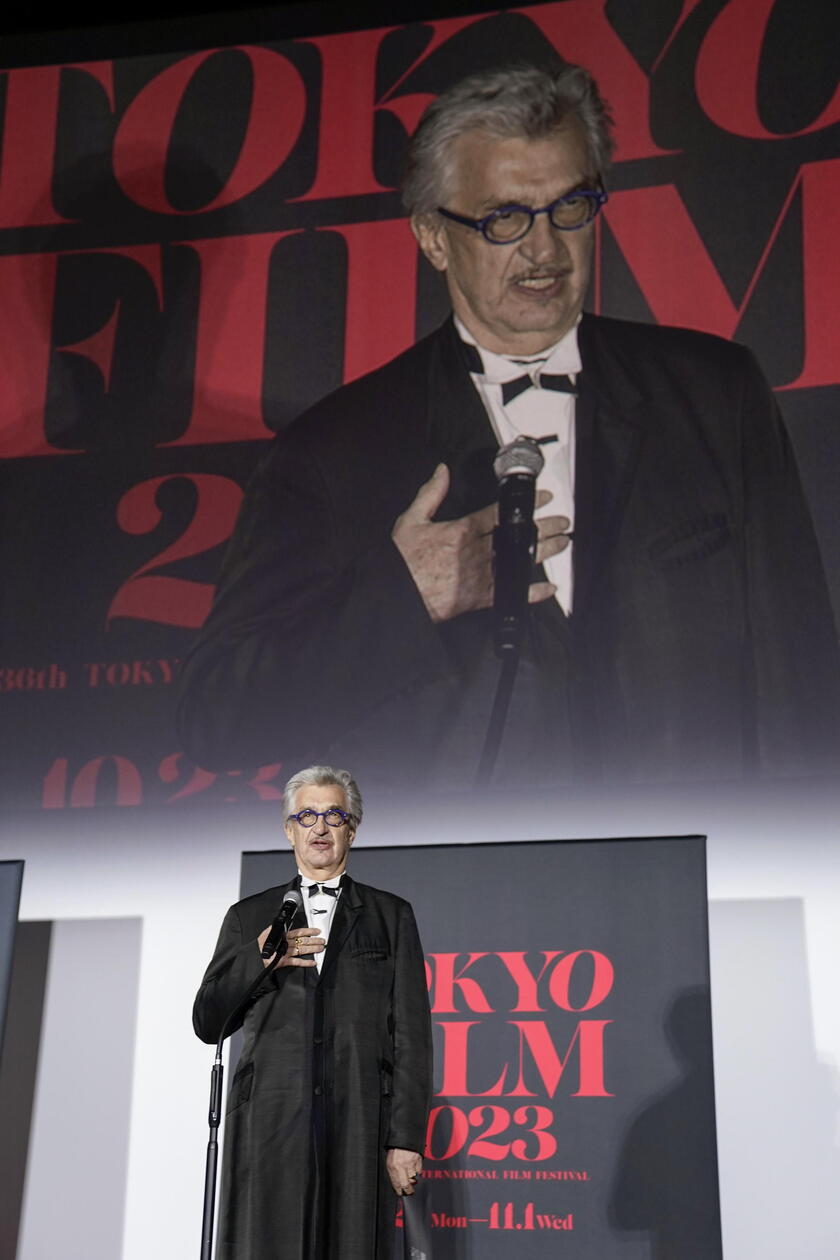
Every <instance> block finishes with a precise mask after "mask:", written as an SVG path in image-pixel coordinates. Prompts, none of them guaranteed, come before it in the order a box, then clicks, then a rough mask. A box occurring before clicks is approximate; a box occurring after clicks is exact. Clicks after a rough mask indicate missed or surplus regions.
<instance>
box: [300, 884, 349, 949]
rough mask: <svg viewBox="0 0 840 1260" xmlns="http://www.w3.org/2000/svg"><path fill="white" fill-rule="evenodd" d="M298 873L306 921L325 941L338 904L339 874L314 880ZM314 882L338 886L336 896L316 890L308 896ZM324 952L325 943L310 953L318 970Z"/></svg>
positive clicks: (339, 892)
mask: <svg viewBox="0 0 840 1260" xmlns="http://www.w3.org/2000/svg"><path fill="white" fill-rule="evenodd" d="M298 874H299V875H300V895H301V896H302V897H303V909H304V912H305V914H306V922H307V924H308V925H309V927H313V928H317V929H318V935H319V936H323V938H324V940H325V941H328V940H329V937H330V928H331V927H332V921H333V918H334V916H335V908H336V906H337V905H338V897H340V896H341V889H340V888H339V884H340V883H341V876H340V875H335V876H333V878H332V879H322V880H314V879H310V878H309V876H308V875H304V874H303V872H302V871H298ZM315 883H318V884H319V885H320V886H321V887H325V886H326V887H327V888H338V897H331V896H330V894H329V893H322V892H318V893H315V894H314V895H312V896H310V893H309V889H310V888H311V886H312V885H313V884H315ZM325 953H326V945H325V946H324V948H323V949H322V950H321V952H320V954H311V955H310V957H311V958H314V959H315V966H316V967H317V968H318V970H319V971H320V970H321V968H322V967H323V965H324V954H325Z"/></svg>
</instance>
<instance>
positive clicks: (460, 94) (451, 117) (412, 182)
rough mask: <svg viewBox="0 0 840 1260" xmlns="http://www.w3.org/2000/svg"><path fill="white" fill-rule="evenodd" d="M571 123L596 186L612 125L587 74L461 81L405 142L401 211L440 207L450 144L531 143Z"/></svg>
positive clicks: (528, 72)
mask: <svg viewBox="0 0 840 1260" xmlns="http://www.w3.org/2000/svg"><path fill="white" fill-rule="evenodd" d="M572 120H575V121H576V122H577V123H578V125H579V127H580V129H581V132H582V134H583V137H584V140H585V141H586V147H587V150H588V153H589V160H590V162H591V163H592V170H591V171H590V172H588V173H589V174H591V175H592V176H593V177H597V178H598V179H600V180H602V181H603V180H604V178H605V177H606V174H607V171H608V170H609V165H610V158H611V156H612V151H613V147H614V144H613V138H612V117H611V115H610V110H609V106H608V105H607V103H606V101H604V100H603V98H602V97H601V96H600V94H599V92H598V87H597V84H596V83H595V80H594V79H593V77H592V75H591V74H590V73H589V71H588V70H584V68H583V67H582V66H573V65H570V64H562V65H559V66H557V67H554V68H547V67H539V66H531V65H518V66H508V67H504V68H502V69H495V70H485V71H482V72H481V73H479V74H473V75H470V76H469V78H466V79H462V80H461V81H460V83H456V84H455V85H454V86H453V87H451V88H449V89H448V90H447V91H445V92H442V93H441V95H440V96H439V97H438V98H437V100H435V101H432V103H431V105H429V106H428V108H427V109H426V111H425V113H424V114H423V117H422V118H421V119H420V122H419V124H418V126H417V130H416V131H415V133H414V135H413V136H412V138H411V140H410V142H409V146H408V151H407V153H406V157H405V162H404V166H403V177H402V192H403V204H404V205H405V208H406V210H407V211H408V213H409V214H410V215H415V214H429V213H431V212H433V211H434V210H436V209H437V207H438V206H441V205H445V204H446V201H447V197H448V196H449V194H450V191H451V186H452V177H453V173H454V172H453V167H454V162H453V149H454V145H455V141H456V140H458V138H459V137H460V136H462V135H463V134H464V133H465V132H467V131H483V132H485V133H486V134H488V135H491V136H497V137H498V138H500V139H507V138H509V137H519V136H521V137H523V138H525V139H526V140H539V139H542V138H543V137H545V136H549V135H551V134H552V133H553V132H557V131H559V130H560V129H561V128H562V127H564V126H566V125H568V123H569V122H570V121H572Z"/></svg>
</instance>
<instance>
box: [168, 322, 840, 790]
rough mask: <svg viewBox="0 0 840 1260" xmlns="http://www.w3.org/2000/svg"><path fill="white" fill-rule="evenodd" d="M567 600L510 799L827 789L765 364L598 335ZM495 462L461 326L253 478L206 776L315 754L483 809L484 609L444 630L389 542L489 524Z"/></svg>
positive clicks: (829, 735) (325, 409)
mask: <svg viewBox="0 0 840 1260" xmlns="http://www.w3.org/2000/svg"><path fill="white" fill-rule="evenodd" d="M579 345H580V351H581V359H582V364H583V370H582V373H581V376H580V378H579V387H580V394H579V398H578V403H577V414H576V432H577V442H576V490H575V499H576V507H575V515H576V520H575V550H574V573H575V604H574V610H573V613H572V615H571V616H570V617H568V618H567V617H566V616H565V615H564V613H563V612H562V610H561V609H560V608H559V606H558V605H557V604H556V602H555V601H554V600H550V601H547V602H545V603H541V604H539V605H537V606H534V607H533V608H532V610H531V619H530V633H529V637H528V641H527V643H526V644H525V647H524V649H523V657H522V662H521V665H520V670H519V675H518V678H517V683H516V690H515V693H514V696H513V700H512V704H511V710H510V714H509V717H508V722H507V727H506V731H505V738H504V741H503V744H502V747H501V752H500V756H499V762H498V767H497V775H496V778H497V781H498V782H500V783H504V782H507V781H509V782H511V783H517V784H520V785H521V784H523V783H529V782H543V783H544V782H546V781H548V782H551V783H564V782H573V781H578V780H581V779H584V780H585V779H596V780H597V779H606V780H610V779H616V780H623V781H628V780H629V781H657V780H659V781H663V780H664V781H669V780H679V779H689V780H690V779H694V780H696V779H731V778H736V779H737V778H743V777H749V776H754V775H764V776H770V777H772V776H776V775H787V774H801V773H809V772H812V771H818V770H821V769H825V768H826V767H827V766H831V765H833V764H834V759H835V757H836V750H837V744H838V737H837V713H838V711H840V699H838V680H837V656H836V636H835V633H834V626H833V620H832V616H831V611H830V608H829V604H828V599H827V595H826V590H825V584H824V579H823V574H822V569H821V565H820V560H819V556H818V551H817V547H816V542H815V538H814V534H813V530H812V526H811V522H810V519H809V516H808V511H807V508H806V505H805V503H804V500H803V496H802V492H801V489H800V485H799V480H798V476H797V471H796V467H795V463H794V460H793V456H792V453H791V449H790V445H789V442H788V439H787V436H786V433H785V431H784V428H783V426H782V423H781V419H780V416H779V414H778V410H777V408H776V406H775V402H774V399H773V396H772V394H771V392H770V389H769V387H768V385H767V383H766V382H765V380H764V378H763V377H762V375H761V373H760V371H759V370H758V367H757V365H756V364H755V362H754V359H753V358H752V356H751V354H750V353H749V351H747V350H746V349H744V348H743V347H741V346H737V345H733V344H731V343H729V342H725V341H722V340H720V339H718V338H715V337H710V336H707V335H704V334H700V333H695V332H690V331H686V330H682V329H674V328H665V327H654V326H648V325H643V324H633V323H627V322H624V321H618V320H612V319H606V318H601V317H596V316H591V315H584V317H583V319H582V321H581V324H580V329H579ZM496 449H497V441H496V438H495V436H494V434H493V430H492V428H491V425H490V423H489V421H488V419H487V416H486V414H485V411H484V408H483V406H482V404H481V402H480V400H479V397H478V395H477V393H476V391H475V389H474V387H473V385H472V383H471V381H470V378H469V373H468V369H467V365H466V362H465V361H464V357H463V350H462V347H461V343H460V340H459V338H458V336H457V333H456V332H455V329H454V325H453V324H452V322H451V320H450V321H447V323H445V324H444V325H443V326H442V327H441V328H439V329H438V330H437V331H436V332H435V333H433V334H432V335H431V336H429V337H427V338H426V339H425V340H423V341H421V342H419V343H418V344H417V345H416V346H414V347H412V348H411V349H410V350H408V351H407V352H406V353H405V354H403V355H401V356H400V357H398V358H397V359H395V360H393V361H392V362H391V363H389V364H387V365H386V366H384V367H383V368H381V369H379V370H378V371H376V372H373V373H371V374H370V375H368V376H366V377H364V378H362V379H361V380H359V381H356V382H354V383H352V384H350V385H348V386H345V387H344V388H342V389H341V390H338V391H337V392H336V393H334V394H333V395H331V396H330V397H328V398H326V399H324V400H323V401H322V402H321V403H319V404H317V405H316V406H315V407H313V408H312V409H311V410H310V411H309V412H307V413H306V414H304V415H303V416H302V417H301V418H300V419H299V420H298V421H296V422H295V424H293V425H292V426H291V427H290V428H289V429H288V430H287V431H286V432H284V433H283V434H281V435H280V436H279V437H278V438H277V440H276V442H275V443H274V444H273V446H272V448H271V450H270V451H269V454H268V456H267V458H266V460H265V462H264V463H263V465H262V467H261V469H260V470H259V471H258V473H257V475H256V477H255V480H254V482H253V484H252V486H251V487H250V490H249V492H248V494H247V496H246V501H245V505H244V508H243V512H242V514H241V517H240V521H239V524H238V526H237V530H236V533H235V535H234V539H233V542H232V545H231V547H230V549H229V552H228V555H227V558H226V562H225V565H224V568H223V573H222V577H221V582H220V585H219V588H218V592H217V597H216V601H215V604H214V607H213V610H212V612H211V614H210V616H209V618H208V620H207V623H206V625H205V627H204V629H203V630H202V631H201V632H200V634H199V637H198V640H197V642H196V644H195V647H194V649H193V651H192V653H191V654H190V656H189V658H188V660H187V662H186V667H185V671H184V675H183V694H182V699H181V705H180V714H179V720H180V726H181V732H182V738H183V740H184V741H185V745H186V747H187V748H188V749H189V751H190V752H191V753H192V755H193V756H194V757H195V758H196V759H197V760H198V761H199V763H201V764H203V765H207V766H209V767H211V768H212V767H218V768H227V767H230V766H231V765H238V764H244V763H254V764H260V763H265V762H269V761H278V760H286V759H288V758H291V759H292V760H295V761H298V762H301V763H305V762H306V761H307V760H311V759H313V758H315V759H317V760H324V759H327V760H331V761H332V762H333V763H334V764H342V763H343V762H344V761H347V762H349V763H350V764H352V765H353V767H354V769H355V771H356V772H357V773H358V774H360V775H363V776H364V781H365V782H366V783H370V782H371V781H376V780H377V778H381V779H382V780H383V781H385V782H388V783H390V784H392V785H394V784H397V783H399V782H400V781H407V782H413V783H418V782H422V781H424V780H426V779H430V780H434V781H435V783H436V784H438V785H439V786H442V787H447V786H453V787H455V786H467V785H468V784H469V783H470V782H471V781H472V778H473V776H474V774H475V769H476V765H477V762H478V758H479V753H480V748H481V743H482V740H483V735H484V730H485V726H486V722H487V718H488V714H489V711H490V707H491V703H492V696H493V692H494V689H495V685H496V677H497V671H498V663H497V661H496V659H495V657H494V655H493V648H492V624H493V623H492V613H490V612H489V611H482V612H476V613H469V614H465V615H462V616H460V617H457V618H455V619H453V620H452V621H449V622H447V623H445V624H442V625H435V624H433V623H432V621H431V620H430V618H429V617H428V615H427V614H426V611H425V609H424V606H423V604H422V601H421V599H420V596H419V594H418V592H417V590H416V588H415V586H414V583H413V581H412V578H411V576H410V574H409V572H408V570H407V568H406V566H405V564H404V563H403V560H402V558H401V556H400V554H399V552H398V551H397V549H396V548H395V546H394V545H393V543H392V542H391V540H390V532H391V529H392V527H393V524H394V521H395V519H396V517H397V516H398V515H399V514H400V513H401V512H402V511H403V510H404V509H405V508H406V507H407V505H408V504H409V503H410V502H411V500H412V499H413V497H414V495H415V494H416V492H417V489H418V487H419V486H420V485H421V483H422V482H423V481H425V480H426V479H427V478H428V477H429V476H430V475H431V473H432V472H433V470H434V468H435V465H436V464H437V463H438V461H441V460H442V461H444V462H446V463H447V464H448V465H449V468H450V471H451V474H452V482H451V489H450V492H449V495H448V497H447V499H446V501H445V503H444V504H443V507H442V510H441V511H440V513H439V514H438V519H445V518H456V517H459V516H461V515H463V514H465V513H467V512H471V511H473V510H475V509H477V508H480V507H482V506H484V505H486V504H488V503H490V502H492V501H493V500H494V499H495V497H496V493H497V487H496V483H495V479H494V477H493V473H492V468H491V464H492V458H493V455H494V453H495V451H496Z"/></svg>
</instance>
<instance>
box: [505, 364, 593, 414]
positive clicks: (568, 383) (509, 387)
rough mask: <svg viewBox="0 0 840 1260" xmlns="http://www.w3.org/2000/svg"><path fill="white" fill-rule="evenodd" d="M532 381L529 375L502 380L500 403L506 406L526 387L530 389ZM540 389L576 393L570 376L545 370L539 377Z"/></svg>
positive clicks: (522, 392)
mask: <svg viewBox="0 0 840 1260" xmlns="http://www.w3.org/2000/svg"><path fill="white" fill-rule="evenodd" d="M533 385H534V382H533V381H532V380H531V377H530V376H527V375H526V376H517V377H516V378H515V379H514V380H512V381H503V382H502V405H503V406H504V407H506V406H507V405H508V403H511V402H513V400H514V398H518V397H519V395H520V394H524V393H525V390H526V389H531V388H532V387H533ZM539 388H540V389H554V390H556V391H557V392H558V393H560V394H576V393H577V390H576V388H575V383H574V381H573V380H572V378H571V377H570V376H552V375H551V374H550V373H548V372H545V373H543V374H542V375H541V376H540V378H539Z"/></svg>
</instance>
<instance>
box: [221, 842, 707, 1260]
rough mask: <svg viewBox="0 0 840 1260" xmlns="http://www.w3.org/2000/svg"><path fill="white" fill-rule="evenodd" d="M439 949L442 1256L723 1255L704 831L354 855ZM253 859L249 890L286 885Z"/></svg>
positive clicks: (430, 958) (638, 1259)
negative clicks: (409, 908)
mask: <svg viewBox="0 0 840 1260" xmlns="http://www.w3.org/2000/svg"><path fill="white" fill-rule="evenodd" d="M350 865H351V868H352V874H353V877H354V879H356V880H358V881H360V882H363V883H367V884H372V885H374V886H376V887H382V888H387V889H389V890H390V891H392V892H397V893H400V894H402V895H404V896H406V897H408V898H409V899H410V900H411V902H412V905H413V907H414V910H415V914H416V916H417V922H418V926H419V928H420V934H421V938H422V941H423V947H424V951H425V955H426V967H427V979H428V984H429V995H430V1000H431V1008H432V1021H433V1026H434V1034H435V1096H434V1099H433V1103H432V1111H431V1114H430V1117H429V1128H428V1135H427V1149H426V1161H425V1167H424V1174H423V1187H424V1191H423V1192H424V1209H425V1211H426V1212H427V1214H428V1219H429V1224H430V1229H431V1231H432V1240H433V1254H434V1256H435V1260H455V1257H458V1260H464V1258H466V1257H474V1258H475V1260H479V1258H480V1260H508V1257H510V1256H512V1255H515V1256H517V1257H521V1258H522V1260H526V1258H527V1260H530V1258H533V1260H537V1257H545V1258H546V1260H548V1257H555V1256H557V1255H558V1254H559V1253H562V1254H563V1255H564V1256H568V1257H570V1258H571V1257H574V1258H575V1260H654V1258H655V1257H658V1256H668V1257H673V1256H680V1257H686V1260H687V1258H688V1257H698V1258H699V1257H702V1258H703V1260H715V1257H720V1255H721V1244H720V1221H719V1203H718V1180H717V1157H716V1145H715V1119H714V1085H713V1074H712V1043H711V1020H710V1011H709V964H708V939H707V919H706V878H705V843H704V841H703V840H702V839H700V838H698V837H688V838H680V839H655V840H596V841H586V842H555V841H541V842H520V843H516V844H468V845H432V846H424V847H423V848H422V849H417V848H411V847H403V848H381V849H380V848H372V849H354V850H353V854H352V859H351V863H350ZM291 873H292V863H291V860H290V857H289V856H288V855H287V854H281V853H247V854H245V855H244V858H243V868H242V892H243V895H246V896H247V895H248V894H250V893H253V892H257V891H259V890H261V889H262V888H265V887H267V886H270V885H272V884H275V883H280V882H283V881H285V880H286V879H288V878H289V877H290V875H291Z"/></svg>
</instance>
